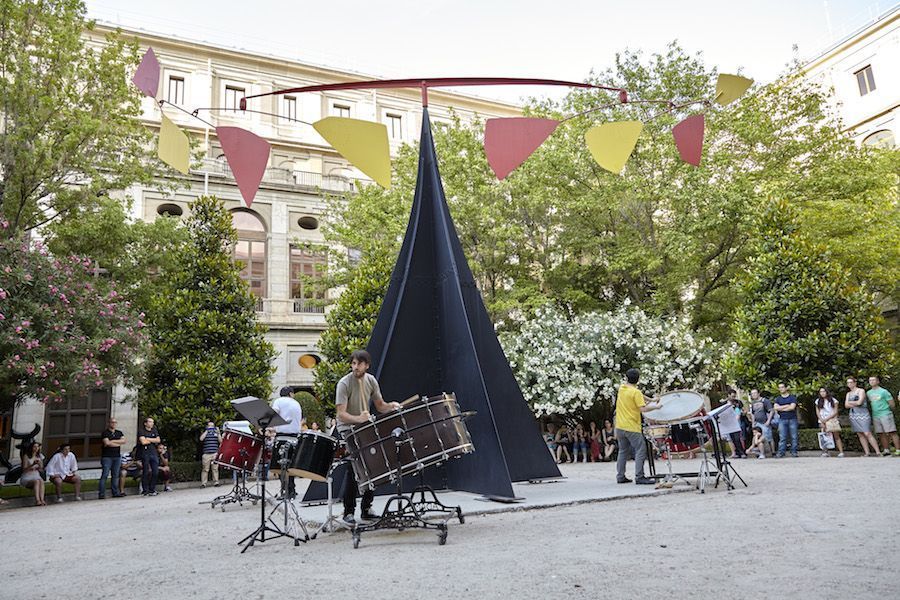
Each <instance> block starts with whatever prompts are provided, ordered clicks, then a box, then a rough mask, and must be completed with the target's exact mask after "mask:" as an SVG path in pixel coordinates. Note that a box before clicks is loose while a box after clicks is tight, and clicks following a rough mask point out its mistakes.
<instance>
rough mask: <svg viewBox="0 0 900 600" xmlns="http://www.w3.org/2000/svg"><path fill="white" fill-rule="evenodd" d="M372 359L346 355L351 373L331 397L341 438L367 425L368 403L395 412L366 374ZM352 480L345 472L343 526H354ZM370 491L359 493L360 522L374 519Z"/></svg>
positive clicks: (363, 354) (360, 353) (360, 354)
mask: <svg viewBox="0 0 900 600" xmlns="http://www.w3.org/2000/svg"><path fill="white" fill-rule="evenodd" d="M371 362H372V358H371V357H370V356H369V353H368V352H366V351H365V350H356V351H354V352H353V354H351V355H350V368H351V371H350V372H349V373H347V374H346V375H344V377H342V378H341V380H340V381H339V382H338V384H337V391H336V393H335V408H336V412H337V429H338V432H339V433H340V434H341V435H342V436H343V435H345V434H346V433H347V432H349V431H350V429H351V426H353V425H360V424H362V423H367V422H369V420H370V419H371V416H370V415H369V403H370V402H372V403H374V405H375V410H376V411H378V412H379V413H385V412H388V411H391V410H399V409H400V404H399V403H397V402H385V401H384V398H382V397H381V388H380V387H379V386H378V380H376V379H375V377H374V376H373V375H370V374H369V373H367V371H368V370H369V365H370V364H371ZM356 494H357V485H356V476H355V475H354V474H353V469H352V468H348V469H347V478H346V480H345V482H344V522H345V523H347V524H349V525H354V524H355V523H356V521H355V520H354V519H353V513H354V512H356ZM373 499H374V493H373V491H372V490H366V491H365V492H363V498H362V514H361V518H362V520H363V521H372V520H375V519H377V518H378V516H377V515H375V514H373V513H372V500H373Z"/></svg>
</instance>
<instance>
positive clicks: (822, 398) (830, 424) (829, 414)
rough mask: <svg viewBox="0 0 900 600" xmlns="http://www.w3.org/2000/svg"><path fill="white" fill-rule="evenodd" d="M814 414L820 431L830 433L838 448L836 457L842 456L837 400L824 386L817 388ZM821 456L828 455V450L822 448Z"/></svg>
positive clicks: (842, 445)
mask: <svg viewBox="0 0 900 600" xmlns="http://www.w3.org/2000/svg"><path fill="white" fill-rule="evenodd" d="M816 416H817V417H819V426H820V427H821V428H822V431H824V432H826V433H830V434H831V437H832V439H834V444H835V446H837V449H838V458H843V457H844V444H843V443H842V442H841V423H840V421H838V401H837V400H835V398H834V396H832V395H831V392H829V391H828V390H827V389H825V388H819V397H818V399H816ZM822 456H828V450H825V449H824V448H823V449H822Z"/></svg>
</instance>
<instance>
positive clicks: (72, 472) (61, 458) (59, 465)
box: [47, 442, 82, 502]
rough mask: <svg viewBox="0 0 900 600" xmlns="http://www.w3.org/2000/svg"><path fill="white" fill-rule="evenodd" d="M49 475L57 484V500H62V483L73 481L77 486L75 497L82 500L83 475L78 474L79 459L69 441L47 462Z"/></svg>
mask: <svg viewBox="0 0 900 600" xmlns="http://www.w3.org/2000/svg"><path fill="white" fill-rule="evenodd" d="M47 476H48V477H49V478H50V481H52V482H53V485H54V486H56V501H57V502H62V501H63V498H62V484H63V482H65V483H71V484H72V485H74V486H75V499H76V500H81V499H82V498H81V476H80V475H79V474H78V460H76V458H75V454H74V453H73V452H72V449H71V447H70V446H69V443H68V442H65V443H63V444H61V445H60V447H59V452H57V453H56V454H54V455H53V457H52V458H51V459H50V462H49V463H47Z"/></svg>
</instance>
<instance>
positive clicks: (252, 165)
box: [216, 127, 272, 208]
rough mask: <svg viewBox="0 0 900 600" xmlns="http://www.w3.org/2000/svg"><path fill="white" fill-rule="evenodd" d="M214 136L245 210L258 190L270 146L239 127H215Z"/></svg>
mask: <svg viewBox="0 0 900 600" xmlns="http://www.w3.org/2000/svg"><path fill="white" fill-rule="evenodd" d="M216 135H217V136H218V137H219V142H221V144H222V151H223V152H224V153H225V158H226V159H227V160H228V166H229V167H231V172H232V173H233V174H234V180H235V181H236V182H237V186H238V189H239V190H241V196H243V197H244V202H246V203H247V208H250V205H251V204H253V198H255V197H256V192H257V190H259V182H260V181H262V178H263V175H264V174H265V172H266V165H268V164H269V150H270V149H271V148H272V146H271V144H269V142H267V141H266V140H264V139H262V138H261V137H259V136H258V135H256V134H255V133H252V132H250V131H247V130H246V129H241V128H240V127H216Z"/></svg>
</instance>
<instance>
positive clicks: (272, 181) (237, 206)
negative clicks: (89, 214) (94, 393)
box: [13, 23, 521, 447]
mask: <svg viewBox="0 0 900 600" xmlns="http://www.w3.org/2000/svg"><path fill="white" fill-rule="evenodd" d="M109 29H110V26H108V25H104V24H102V23H101V24H98V26H97V27H96V29H95V30H94V31H92V32H87V33H86V36H87V37H88V40H89V43H91V44H95V45H100V44H102V43H103V37H104V35H105V34H106V32H107V31H109ZM124 33H125V34H126V35H127V36H134V37H136V38H137V39H138V41H139V44H140V46H141V50H142V51H143V50H144V49H146V48H147V47H152V48H153V50H154V52H155V54H156V56H157V58H158V59H159V62H160V64H161V67H162V74H161V78H160V90H159V95H158V98H160V99H163V100H168V99H170V98H169V97H168V96H169V94H170V91H169V90H170V84H171V85H172V86H176V85H178V84H177V83H173V82H178V81H180V82H181V84H180V85H181V86H182V89H183V100H182V99H181V98H177V99H176V98H171V100H178V104H179V105H180V106H181V107H182V108H185V109H186V110H188V111H193V110H194V109H198V108H199V109H203V108H210V107H224V105H225V102H226V94H227V90H228V88H229V87H231V88H238V89H240V90H243V92H241V93H240V94H238V95H237V97H240V96H243V95H247V96H249V95H253V94H259V93H265V92H271V91H273V90H278V89H287V88H292V87H299V86H304V85H313V84H322V83H339V82H346V81H354V80H360V79H372V78H371V77H368V76H365V75H360V74H357V73H351V72H346V71H341V70H338V69H330V68H325V67H321V66H316V65H310V64H306V63H303V62H302V61H298V60H288V59H284V58H280V57H275V56H269V55H263V54H255V53H253V52H248V51H245V50H236V49H231V48H225V47H221V46H216V45H211V44H206V43H203V42H198V41H194V40H187V39H177V38H173V37H171V36H166V35H160V34H154V33H149V32H146V31H136V30H125V31H124ZM293 98H295V101H296V113H297V114H296V118H297V119H300V120H302V121H306V122H308V123H312V122H315V121H317V120H319V119H321V118H323V117H326V116H329V115H334V114H337V112H338V111H340V110H342V109H343V110H344V111H347V110H349V116H351V117H353V118H359V119H365V120H370V121H377V122H382V123H386V124H388V125H389V139H390V145H391V151H392V153H396V152H397V150H398V149H399V148H400V146H401V145H402V144H404V143H407V142H414V141H417V140H418V137H419V132H420V127H421V123H422V109H421V100H420V95H419V91H418V90H415V89H413V90H379V91H336V92H333V93H332V92H328V93H308V94H296V95H295V96H293ZM283 103H284V99H283V98H282V97H279V96H272V97H266V98H262V99H260V100H251V101H249V105H248V108H250V109H253V110H258V111H261V112H265V113H272V114H269V115H266V114H258V113H251V112H247V113H241V112H224V111H204V110H200V111H199V113H198V114H199V116H201V117H202V118H203V119H205V120H207V121H209V122H210V123H212V124H213V125H232V126H238V127H243V128H245V129H249V130H250V131H252V132H253V133H255V134H257V135H259V136H261V137H263V138H265V139H266V140H267V141H269V142H270V143H271V144H272V152H271V156H270V160H269V165H268V168H267V170H266V174H265V176H264V178H263V181H262V183H261V185H260V189H259V192H258V193H257V195H256V198H255V200H254V202H253V205H252V207H251V209H249V210H248V209H246V207H245V206H244V203H243V200H242V198H241V195H240V192H239V190H238V188H237V186H236V185H235V181H234V179H233V177H232V176H231V174H230V170H229V168H228V165H227V163H226V162H225V160H224V158H223V156H222V151H221V146H220V145H219V143H218V140H217V139H216V137H215V131H214V129H211V128H208V127H207V126H205V125H204V124H203V123H201V122H200V121H198V120H197V119H194V118H193V117H191V116H190V115H188V114H185V113H182V112H180V111H177V110H175V109H174V108H172V107H169V106H164V107H163V110H164V112H165V114H166V116H167V117H169V118H170V119H171V120H172V121H174V122H175V123H176V124H178V125H179V126H180V127H181V128H182V129H183V130H185V131H186V132H188V133H189V135H190V136H192V137H193V138H194V140H195V141H196V142H197V144H198V147H199V149H200V150H201V151H202V152H203V154H204V156H205V158H204V159H203V160H202V161H201V162H202V164H200V165H199V167H198V168H197V169H195V170H192V171H191V172H190V174H189V175H187V176H182V175H181V174H179V173H177V172H174V171H172V172H171V173H170V175H169V180H168V181H167V182H165V183H174V184H175V186H174V187H175V191H174V193H166V192H164V191H162V189H161V188H162V187H163V186H160V187H159V188H157V187H152V186H151V187H143V186H135V187H133V188H131V189H129V190H123V191H121V192H120V194H121V195H122V196H125V195H130V196H131V197H132V199H133V209H132V210H133V217H134V218H136V219H143V220H147V221H152V220H154V219H156V218H157V217H158V215H159V214H161V213H169V214H173V213H180V214H181V216H182V218H183V217H184V216H187V215H189V214H190V204H191V201H192V200H193V199H194V198H196V197H198V196H199V195H201V194H204V193H209V194H214V195H216V196H218V197H219V198H220V199H222V200H224V201H225V203H226V205H227V207H228V208H229V210H233V211H234V210H244V211H247V212H251V213H252V214H253V215H254V216H255V217H256V218H258V219H259V220H260V221H261V222H262V224H263V227H264V230H265V231H264V234H263V236H264V240H265V244H266V261H265V270H266V273H265V286H264V289H263V290H262V293H261V295H260V296H261V297H260V300H259V304H258V306H259V308H258V316H259V319H260V321H261V322H262V323H264V324H265V325H266V326H267V328H268V333H267V339H268V340H269V341H270V342H271V343H272V344H273V345H274V346H275V349H276V352H277V356H276V357H275V359H274V366H275V374H274V376H273V378H272V383H273V387H274V389H275V390H277V389H279V388H280V387H281V386H283V385H292V386H295V387H297V388H307V389H309V388H311V387H312V384H313V370H312V369H311V368H307V367H305V366H303V365H301V364H300V360H299V359H300V358H301V357H302V356H304V355H312V356H314V357H315V356H318V340H319V336H320V335H321V333H322V331H323V330H324V329H325V326H326V322H325V314H324V310H323V309H322V307H321V306H311V305H308V303H304V302H298V301H297V300H296V299H295V298H293V297H292V293H291V276H290V269H291V262H290V260H291V259H290V249H291V245H292V244H303V243H311V244H318V245H321V244H324V243H325V240H324V236H323V235H322V231H321V225H322V221H323V219H324V218H325V209H326V206H325V203H324V199H323V193H328V192H331V193H335V192H349V193H353V192H352V190H354V189H357V187H358V186H361V185H370V184H371V182H370V181H368V180H367V178H366V177H365V176H364V175H363V174H362V173H361V172H359V171H358V170H356V169H354V168H353V167H352V166H351V165H349V164H348V162H347V161H346V160H344V159H343V158H342V157H341V156H340V155H339V154H337V153H336V152H335V151H334V150H333V149H332V148H331V147H330V146H329V145H328V144H327V143H326V142H325V140H324V139H322V138H321V137H320V136H319V135H318V133H316V132H315V130H314V129H313V128H312V127H311V126H309V125H304V124H298V123H292V122H288V121H286V120H284V119H281V118H280V117H279V116H278V115H280V114H282V113H283V111H284V109H285V106H284V104H283ZM142 109H143V113H142V115H141V119H142V121H143V122H144V123H145V124H146V125H147V127H150V128H152V129H158V128H159V125H160V116H161V112H160V107H159V105H158V104H157V103H156V102H155V101H154V100H153V99H150V98H145V99H144V100H143V101H142ZM451 110H452V111H454V112H455V114H457V115H458V116H459V117H460V118H461V119H463V120H464V121H467V120H472V119H474V118H476V116H477V117H479V118H489V117H493V116H518V115H520V114H521V109H520V107H518V106H515V105H511V104H506V103H503V102H494V101H490V100H484V99H481V98H478V97H475V96H467V95H461V94H454V93H446V92H442V91H440V90H430V91H429V112H430V115H431V119H432V122H433V123H441V122H444V123H447V122H449V121H450V119H451ZM398 119H399V120H398ZM397 125H399V127H398V126H397ZM161 183H162V182H161ZM326 310H327V309H326ZM130 395H131V394H129V390H126V389H122V388H121V387H118V388H116V389H114V390H113V391H112V400H111V403H110V404H111V407H110V414H113V415H115V416H116V417H117V419H118V422H119V428H120V429H122V430H123V431H124V432H125V434H126V436H127V437H128V438H129V440H131V442H129V447H130V444H131V443H133V440H134V433H135V432H136V429H137V419H138V413H139V409H138V407H137V406H136V404H134V403H133V402H132V401H131V400H130V399H129V397H130ZM49 422H50V419H49V417H48V415H47V411H45V408H44V406H43V405H42V404H40V403H30V402H29V403H26V404H24V405H22V406H20V407H18V408H17V409H16V411H15V414H14V418H13V426H14V427H15V428H16V429H17V430H30V429H31V427H32V426H33V424H34V423H41V424H42V426H44V428H45V430H44V431H43V432H42V437H43V438H44V439H48V440H49V439H52V440H56V439H60V437H61V436H62V435H64V434H60V433H59V432H58V431H55V432H54V431H50V429H52V428H53V427H55V426H50V425H49ZM54 422H56V421H54ZM78 422H79V423H80V422H81V421H80V420H79V421H78ZM198 427H199V425H198ZM91 446H92V447H93V446H94V443H93V441H92V442H91Z"/></svg>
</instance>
